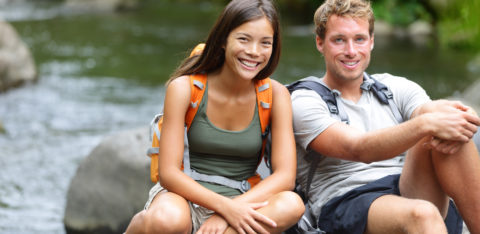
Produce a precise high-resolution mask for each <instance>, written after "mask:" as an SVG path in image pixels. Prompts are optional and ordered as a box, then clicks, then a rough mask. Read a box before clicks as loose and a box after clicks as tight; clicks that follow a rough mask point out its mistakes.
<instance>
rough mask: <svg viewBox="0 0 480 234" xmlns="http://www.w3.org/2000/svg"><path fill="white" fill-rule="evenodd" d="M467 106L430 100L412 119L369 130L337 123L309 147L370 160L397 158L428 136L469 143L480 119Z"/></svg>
mask: <svg viewBox="0 0 480 234" xmlns="http://www.w3.org/2000/svg"><path fill="white" fill-rule="evenodd" d="M465 108H467V107H465V106H463V105H462V104H461V103H459V102H454V101H446V100H439V101H432V102H428V103H426V104H423V105H421V106H419V107H417V108H416V109H415V111H414V112H413V114H412V116H411V119H410V120H408V121H405V122H404V123H401V124H399V125H396V126H393V127H389V128H384V129H379V130H375V131H371V132H367V133H362V132H361V131H359V130H357V129H355V128H354V127H352V126H349V125H347V124H344V123H335V124H333V125H331V126H330V127H328V128H327V129H326V130H325V131H323V132H322V133H320V134H319V135H318V136H317V137H316V138H315V139H314V140H313V141H312V142H311V143H310V144H309V147H310V148H312V149H313V150H315V151H316V152H318V153H320V154H322V155H326V156H330V157H336V158H341V159H345V160H351V161H360V162H365V163H370V162H375V161H380V160H385V159H389V158H392V157H395V156H397V155H399V154H400V153H402V152H405V151H406V150H408V149H409V148H410V147H412V146H413V145H415V144H416V143H417V142H419V141H420V140H421V139H422V138H424V137H436V138H438V139H442V140H448V141H456V142H468V141H469V140H470V139H471V138H472V137H473V134H474V133H475V132H476V130H477V126H479V125H480V119H479V118H478V116H476V115H474V114H472V113H469V112H467V111H465Z"/></svg>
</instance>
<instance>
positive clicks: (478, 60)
mask: <svg viewBox="0 0 480 234" xmlns="http://www.w3.org/2000/svg"><path fill="white" fill-rule="evenodd" d="M467 69H468V71H469V72H471V73H473V74H477V75H480V54H477V55H476V56H475V57H474V58H473V59H472V60H471V61H470V62H468V64H467Z"/></svg>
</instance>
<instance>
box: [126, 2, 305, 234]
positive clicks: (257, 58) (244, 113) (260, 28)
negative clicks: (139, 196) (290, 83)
mask: <svg viewBox="0 0 480 234" xmlns="http://www.w3.org/2000/svg"><path fill="white" fill-rule="evenodd" d="M279 57H280V37H279V23H278V17H277V13H276V10H275V7H274V6H273V4H272V2H270V1H269V0H233V1H231V2H230V3H229V4H228V5H227V6H226V7H225V9H224V11H223V12H222V14H221V15H220V17H219V18H218V20H217V22H216V24H215V25H214V27H213V28H212V30H211V32H210V34H209V36H208V39H207V41H206V44H205V48H204V49H203V51H202V52H201V53H200V54H199V55H195V56H193V57H190V58H187V59H186V60H185V61H184V62H183V63H182V64H181V65H180V67H179V68H178V69H177V70H176V72H175V73H174V74H173V75H172V78H171V79H170V80H169V81H168V83H167V84H168V87H167V91H166V95H165V103H164V116H163V125H162V132H161V138H160V152H159V155H160V157H159V179H160V184H161V186H160V185H158V184H157V185H156V186H155V187H154V188H152V191H151V193H150V199H151V200H152V201H151V203H149V202H147V208H146V210H144V211H142V212H140V213H138V214H137V215H135V216H134V218H133V219H132V221H131V223H130V225H129V227H128V228H127V233H190V232H193V233H280V232H282V231H284V230H286V229H287V228H289V227H290V226H291V225H293V224H295V223H296V222H297V221H298V219H299V218H300V217H301V215H302V214H303V211H304V206H303V202H302V200H301V199H300V198H299V196H298V195H296V194H295V193H293V192H291V191H290V190H292V189H293V187H294V183H295V170H296V158H295V143H294V137H293V130H292V117H291V101H290V95H289V93H288V91H287V90H286V88H285V87H284V86H283V85H282V84H280V83H278V82H276V81H274V80H272V82H271V86H272V92H273V102H272V104H271V105H272V106H271V121H270V124H271V133H272V150H271V151H272V155H271V165H272V171H273V172H272V174H271V175H270V176H268V177H267V178H265V179H264V180H262V181H260V182H259V183H258V184H256V185H255V186H254V187H253V188H251V189H250V190H248V191H246V192H245V193H242V191H240V190H238V189H234V188H231V187H229V186H225V185H221V184H215V183H208V182H203V181H196V180H193V179H192V178H191V177H189V176H187V174H185V173H184V172H183V171H182V161H183V142H184V139H183V138H184V132H185V128H184V126H185V115H186V113H187V110H188V109H189V105H190V95H191V86H190V75H195V74H206V77H207V83H206V87H205V93H204V95H203V99H202V100H201V103H200V105H199V107H198V111H197V113H196V115H195V118H194V120H193V122H192V123H191V126H190V128H189V131H188V141H189V150H190V165H191V166H190V167H191V168H192V169H194V170H197V171H199V172H200V173H204V174H209V175H212V174H213V175H220V176H224V177H228V178H231V179H234V180H244V179H246V178H248V177H250V176H252V175H253V174H254V173H255V170H256V166H257V164H258V160H259V157H258V156H259V152H260V151H261V149H262V138H261V133H262V131H261V127H260V123H259V114H258V113H257V112H258V108H260V107H259V105H258V104H257V95H256V90H255V84H256V82H257V80H262V79H264V78H267V77H268V76H269V75H271V74H272V73H273V71H274V69H275V68H276V66H277V64H278V60H279ZM215 139H217V140H215ZM218 139H220V140H218Z"/></svg>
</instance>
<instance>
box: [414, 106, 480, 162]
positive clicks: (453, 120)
mask: <svg viewBox="0 0 480 234" xmlns="http://www.w3.org/2000/svg"><path fill="white" fill-rule="evenodd" d="M423 110H424V111H428V112H430V113H433V114H434V115H436V116H434V118H435V119H437V120H438V121H439V122H440V123H443V124H444V125H443V128H442V126H439V127H440V129H439V130H440V131H438V132H437V135H434V137H432V139H431V141H430V142H428V143H426V144H425V145H424V146H425V147H427V148H430V149H434V150H436V151H438V152H442V153H444V154H454V153H456V152H458V150H459V149H460V148H461V147H462V145H463V144H464V143H466V142H468V141H469V140H470V139H472V137H473V135H474V134H475V133H476V132H477V129H478V126H479V124H480V122H479V118H478V115H477V113H476V112H475V110H474V109H473V108H471V107H469V106H465V105H463V104H462V103H461V102H458V101H448V100H438V101H433V102H431V103H429V104H428V105H426V108H425V109H423ZM462 112H463V113H462ZM435 119H433V121H435ZM447 123H448V124H447ZM455 125H457V127H456V128H455ZM448 131H450V133H448ZM455 134H460V135H457V136H455ZM452 137H453V138H452Z"/></svg>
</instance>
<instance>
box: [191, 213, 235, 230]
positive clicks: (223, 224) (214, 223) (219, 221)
mask: <svg viewBox="0 0 480 234" xmlns="http://www.w3.org/2000/svg"><path fill="white" fill-rule="evenodd" d="M227 228H228V223H227V221H226V220H225V219H224V218H223V217H222V216H220V215H218V214H213V215H212V216H211V217H210V218H208V219H207V220H206V221H205V223H203V224H202V226H201V227H200V229H198V231H197V233H196V234H208V233H214V234H217V233H218V234H222V233H224V232H225V230H226V229H227Z"/></svg>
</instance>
